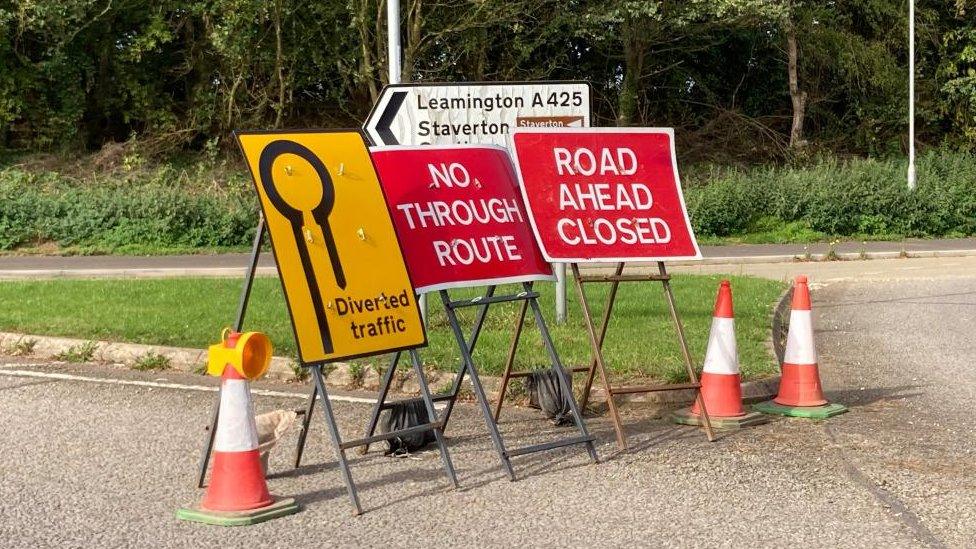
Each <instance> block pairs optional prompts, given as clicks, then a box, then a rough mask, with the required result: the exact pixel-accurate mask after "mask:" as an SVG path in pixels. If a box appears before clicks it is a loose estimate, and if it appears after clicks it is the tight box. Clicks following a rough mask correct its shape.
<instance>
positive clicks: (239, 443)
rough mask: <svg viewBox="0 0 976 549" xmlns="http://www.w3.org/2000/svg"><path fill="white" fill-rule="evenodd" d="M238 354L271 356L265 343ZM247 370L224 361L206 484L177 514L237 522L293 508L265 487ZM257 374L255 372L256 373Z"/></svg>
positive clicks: (233, 339) (234, 339)
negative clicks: (194, 504)
mask: <svg viewBox="0 0 976 549" xmlns="http://www.w3.org/2000/svg"><path fill="white" fill-rule="evenodd" d="M240 335H241V334H237V333H232V334H230V335H229V336H228V337H227V339H226V340H225V342H224V347H225V348H228V349H234V348H236V347H237V345H238V340H239V338H240ZM262 337H263V336H262ZM242 345H246V343H244V344H242ZM239 354H240V355H241V356H248V358H250V357H251V356H253V355H255V354H266V355H267V358H270V348H268V349H267V353H265V351H264V350H250V349H242V350H241V351H240V353H239ZM211 356H213V351H211ZM242 360H247V359H242ZM265 368H266V366H264V367H261V368H257V370H259V371H260V372H261V373H263V371H264V369H265ZM252 370H253V369H252V368H247V367H239V366H235V365H234V364H231V363H226V364H225V365H224V367H223V373H222V374H221V382H220V409H219V416H218V420H217V431H216V435H215V436H214V449H213V472H212V473H211V477H210V485H209V486H208V487H207V492H206V494H205V495H204V496H203V501H202V502H201V503H200V508H199V509H180V510H179V511H177V513H176V516H177V518H181V519H184V520H192V521H197V522H205V523H208V524H218V525H222V526H239V525H245V524H254V523H257V522H261V521H264V520H269V519H272V518H275V517H279V516H282V515H287V514H290V513H294V512H296V511H298V506H297V505H296V504H295V501H294V500H293V499H290V498H289V499H283V500H279V501H277V502H275V500H274V499H273V498H272V497H271V494H269V493H268V485H267V482H266V481H265V478H264V470H263V469H262V466H261V455H260V451H259V450H258V433H257V424H256V422H255V419H254V406H253V404H252V402H251V389H250V383H249V382H248V379H247V378H245V377H244V375H242V373H244V374H248V375H250V372H251V371H252ZM259 375H260V373H259V374H257V376H259Z"/></svg>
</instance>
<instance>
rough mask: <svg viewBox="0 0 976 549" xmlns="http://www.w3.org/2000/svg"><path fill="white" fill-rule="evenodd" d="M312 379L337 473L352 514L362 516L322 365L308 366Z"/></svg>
mask: <svg viewBox="0 0 976 549" xmlns="http://www.w3.org/2000/svg"><path fill="white" fill-rule="evenodd" d="M310 368H311V370H312V378H313V379H314V380H315V387H316V389H318V392H319V394H320V395H322V413H323V414H325V423H326V426H327V427H328V428H329V436H330V437H331V438H332V444H333V447H334V448H335V455H336V460H337V461H338V462H339V471H340V472H341V473H342V481H343V482H344V483H345V484H346V491H347V492H348V493H349V501H350V502H351V503H352V506H353V514H354V515H361V514H363V508H362V506H361V505H360V504H359V494H358V493H357V492H356V483H355V482H353V480H352V472H351V471H350V470H349V462H348V460H347V459H346V450H345V449H344V448H343V447H342V437H341V436H340V435H339V426H338V425H336V421H335V414H334V413H333V412H332V403H331V402H329V393H327V392H326V389H325V376H324V375H322V365H321V364H316V365H314V366H310Z"/></svg>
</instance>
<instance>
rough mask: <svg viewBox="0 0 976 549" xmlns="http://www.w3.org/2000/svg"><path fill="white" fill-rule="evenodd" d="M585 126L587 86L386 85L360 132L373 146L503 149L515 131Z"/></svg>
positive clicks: (530, 84) (588, 103)
mask: <svg viewBox="0 0 976 549" xmlns="http://www.w3.org/2000/svg"><path fill="white" fill-rule="evenodd" d="M589 125H590V85H589V84H588V83H586V82H478V83H471V84H466V83H465V84H397V85H391V86H386V87H385V88H383V93H382V94H381V95H380V99H379V101H377V102H376V105H374V106H373V110H372V112H370V113H369V118H367V119H366V124H365V125H364V129H365V130H366V133H367V134H368V135H369V137H370V139H371V140H372V141H373V143H375V144H376V145H449V144H464V143H476V144H493V145H501V146H505V147H507V146H508V134H509V133H511V131H512V130H513V129H514V128H516V127H527V128H563V127H569V128H582V127H588V126H589Z"/></svg>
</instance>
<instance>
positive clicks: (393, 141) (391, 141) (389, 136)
mask: <svg viewBox="0 0 976 549" xmlns="http://www.w3.org/2000/svg"><path fill="white" fill-rule="evenodd" d="M406 98H407V92H405V91H396V92H393V94H392V95H390V101H389V102H387V104H386V108H385V109H383V114H382V115H381V116H380V119H379V121H377V122H376V133H378V134H380V138H382V139H383V144H384V145H399V144H400V142H399V141H397V138H396V136H395V135H393V131H392V130H390V125H392V124H393V120H394V119H396V115H397V113H398V112H400V106H401V105H403V100H404V99H406Z"/></svg>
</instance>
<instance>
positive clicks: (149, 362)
mask: <svg viewBox="0 0 976 549" xmlns="http://www.w3.org/2000/svg"><path fill="white" fill-rule="evenodd" d="M169 368H170V362H169V357H165V356H163V355H160V354H157V353H154V352H152V351H150V352H148V353H146V354H144V355H142V356H140V357H139V358H137V359H136V362H135V364H133V365H132V369H133V370H139V371H143V372H145V371H149V370H169Z"/></svg>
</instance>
